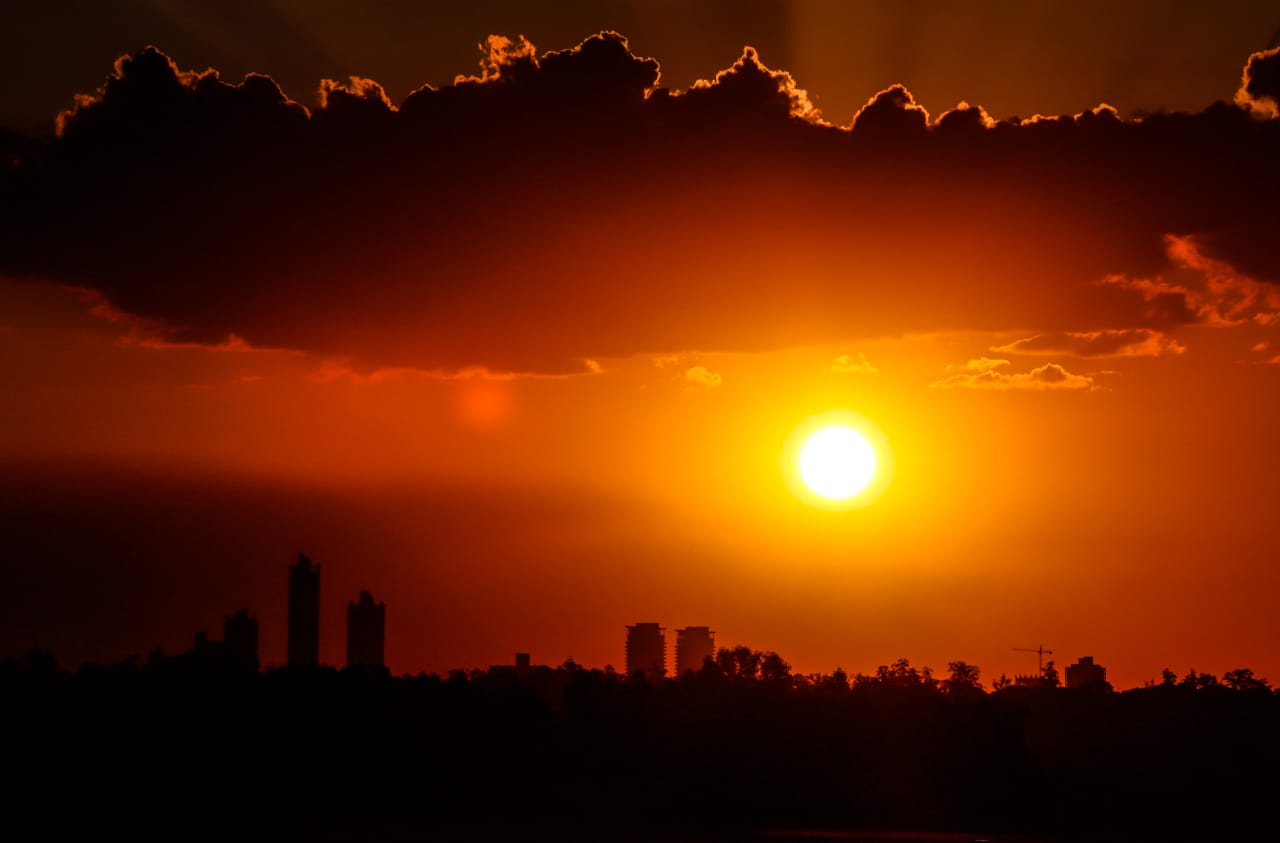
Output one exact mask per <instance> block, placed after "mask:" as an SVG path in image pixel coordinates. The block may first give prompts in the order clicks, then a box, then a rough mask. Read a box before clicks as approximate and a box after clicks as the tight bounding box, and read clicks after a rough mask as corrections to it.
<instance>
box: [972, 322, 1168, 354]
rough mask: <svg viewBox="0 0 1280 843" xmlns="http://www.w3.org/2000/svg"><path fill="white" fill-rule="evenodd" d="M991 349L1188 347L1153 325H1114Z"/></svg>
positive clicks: (1155, 350)
mask: <svg viewBox="0 0 1280 843" xmlns="http://www.w3.org/2000/svg"><path fill="white" fill-rule="evenodd" d="M991 350H992V351H996V352H1000V353H1002V354H1030V355H1043V356H1050V357H1059V356H1062V355H1071V356H1074V357H1160V356H1162V355H1165V354H1182V353H1183V352H1184V351H1186V350H1187V349H1186V347H1185V346H1183V345H1182V344H1181V343H1179V342H1178V341H1177V340H1175V339H1173V338H1172V337H1169V336H1167V335H1166V334H1164V333H1162V332H1161V331H1156V330H1152V329H1151V328H1128V329H1117V328H1112V329H1107V330H1102V331H1060V332H1056V333H1052V334H1038V335H1036V336H1034V337H1027V338H1025V339H1020V340H1016V341H1014V342H1011V343H1009V344H1007V345H1001V346H995V347H993V348H992V349H991Z"/></svg>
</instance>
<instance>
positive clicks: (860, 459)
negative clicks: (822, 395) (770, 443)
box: [781, 409, 893, 511]
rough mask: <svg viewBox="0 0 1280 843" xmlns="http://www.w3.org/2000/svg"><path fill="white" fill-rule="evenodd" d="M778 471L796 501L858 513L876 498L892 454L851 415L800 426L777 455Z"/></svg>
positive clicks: (871, 428)
mask: <svg viewBox="0 0 1280 843" xmlns="http://www.w3.org/2000/svg"><path fill="white" fill-rule="evenodd" d="M781 456H782V471H783V474H784V476H785V478H786V481H787V485H788V486H789V487H790V488H791V491H792V493H793V494H795V496H796V497H797V498H799V499H800V500H802V501H804V502H805V503H807V504H809V505H810V506H813V507H816V508H818V509H826V510H833V511H841V510H849V509H857V508H860V507H864V506H867V505H869V504H871V503H872V502H874V501H875V500H876V499H877V498H879V497H880V495H881V493H883V492H884V490H885V488H886V487H887V486H888V485H889V478H890V476H891V475H892V474H893V452H892V451H891V450H890V448H889V443H888V440H887V439H886V438H885V436H884V434H883V433H881V432H880V428H879V427H877V426H876V425H875V424H873V423H872V422H871V421H870V420H869V419H867V418H865V417H863V416H861V415H859V414H858V413H855V412H853V411H852V410H845V409H840V410H829V411H827V412H825V413H821V414H819V415H816V416H811V417H810V418H808V419H805V420H804V421H803V422H801V423H800V424H799V425H798V426H797V427H796V428H795V429H794V430H793V431H792V432H791V435H790V436H789V437H787V442H786V445H784V446H783V449H782V454H781Z"/></svg>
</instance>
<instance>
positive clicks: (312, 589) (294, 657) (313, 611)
mask: <svg viewBox="0 0 1280 843" xmlns="http://www.w3.org/2000/svg"><path fill="white" fill-rule="evenodd" d="M288 659H289V666H290V667H294V666H297V665H317V664H319V663H320V566H319V565H312V564H311V559H310V558H308V557H307V555H306V554H304V553H299V554H298V564H296V565H294V566H292V567H290V568H289V653H288Z"/></svg>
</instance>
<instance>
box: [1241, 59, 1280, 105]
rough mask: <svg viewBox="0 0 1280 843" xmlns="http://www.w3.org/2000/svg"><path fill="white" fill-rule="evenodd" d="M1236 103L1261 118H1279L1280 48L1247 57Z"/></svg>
mask: <svg viewBox="0 0 1280 843" xmlns="http://www.w3.org/2000/svg"><path fill="white" fill-rule="evenodd" d="M1236 103H1237V104H1239V105H1241V106H1243V107H1244V108H1247V109H1249V110H1251V111H1253V112H1254V113H1255V114H1257V115H1259V116H1262V117H1270V118H1274V117H1278V116H1280V47H1275V48H1273V49H1270V50H1264V51H1262V52H1258V53H1254V54H1253V55H1251V56H1249V61H1248V62H1247V63H1246V64H1245V66H1244V74H1243V75H1242V76H1241V79H1240V88H1239V90H1237V91H1236Z"/></svg>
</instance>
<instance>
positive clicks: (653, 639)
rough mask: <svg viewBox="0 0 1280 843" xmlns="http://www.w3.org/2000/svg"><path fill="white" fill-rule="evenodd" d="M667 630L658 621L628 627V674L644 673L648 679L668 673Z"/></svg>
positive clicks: (629, 675) (659, 677) (657, 677)
mask: <svg viewBox="0 0 1280 843" xmlns="http://www.w3.org/2000/svg"><path fill="white" fill-rule="evenodd" d="M665 632H666V630H665V629H663V628H662V627H661V626H659V625H658V624H656V623H637V624H636V625H635V626H629V627H627V676H628V677H631V676H634V675H635V674H636V672H637V671H638V672H640V673H643V674H644V675H645V678H647V679H661V678H662V677H664V676H666V675H667V637H666V635H665V634H664V633H665Z"/></svg>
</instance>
